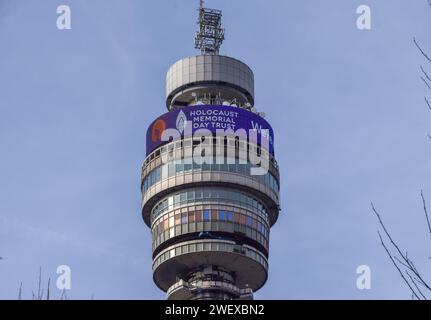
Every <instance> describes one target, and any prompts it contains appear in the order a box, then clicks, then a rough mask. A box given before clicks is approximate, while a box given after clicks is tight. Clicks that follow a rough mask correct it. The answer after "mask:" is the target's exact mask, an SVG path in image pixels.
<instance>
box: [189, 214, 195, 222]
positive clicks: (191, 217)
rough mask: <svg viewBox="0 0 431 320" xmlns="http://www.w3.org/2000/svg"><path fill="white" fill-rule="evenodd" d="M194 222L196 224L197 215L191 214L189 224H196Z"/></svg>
mask: <svg viewBox="0 0 431 320" xmlns="http://www.w3.org/2000/svg"><path fill="white" fill-rule="evenodd" d="M194 222H195V213H194V212H189V223H194Z"/></svg>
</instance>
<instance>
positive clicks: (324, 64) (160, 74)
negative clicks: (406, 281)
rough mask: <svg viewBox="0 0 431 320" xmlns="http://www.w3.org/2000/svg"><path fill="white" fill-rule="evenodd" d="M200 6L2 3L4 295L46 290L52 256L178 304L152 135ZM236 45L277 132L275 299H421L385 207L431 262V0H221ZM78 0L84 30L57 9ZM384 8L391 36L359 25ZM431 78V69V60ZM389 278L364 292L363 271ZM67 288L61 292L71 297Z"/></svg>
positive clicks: (88, 292) (231, 44) (93, 284)
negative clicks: (169, 281) (425, 79)
mask: <svg viewBox="0 0 431 320" xmlns="http://www.w3.org/2000/svg"><path fill="white" fill-rule="evenodd" d="M197 3H198V1H197V0H196V1H195V0H193V1H192V0H187V1H185V0H165V1H147V0H109V1H108V0H103V1H102V0H91V1H90V0H61V1H60V0H44V1H38V0H19V1H17V0H1V2H0V151H1V153H0V181H1V182H0V256H2V257H3V258H4V259H3V260H0V298H3V299H4V298H16V297H17V294H18V287H19V283H20V282H21V281H22V282H23V295H24V297H27V298H30V297H31V291H32V290H35V289H36V288H37V273H38V268H39V266H42V268H43V275H44V277H45V278H46V277H48V276H50V277H52V278H55V270H56V268H57V266H58V265H61V264H67V265H70V266H71V268H72V290H71V291H70V292H68V296H69V297H71V298H81V299H87V298H90V297H91V296H92V295H94V296H95V297H96V298H99V299H103V298H107V299H112V298H119V299H126V298H131V299H150V298H151V299H161V298H164V294H163V293H162V292H161V291H160V290H159V289H157V288H156V287H155V285H154V284H153V281H152V275H151V252H150V250H151V242H150V241H151V240H150V232H149V230H148V229H147V227H146V226H145V224H144V223H143V221H142V220H141V216H140V197H141V195H140V189H139V183H140V181H139V180H140V165H141V163H142V161H143V160H144V157H145V132H146V128H147V126H148V125H149V124H150V122H151V121H152V120H153V119H154V118H155V117H157V116H158V115H159V114H162V113H164V112H165V106H164V98H165V97H164V80H165V73H166V71H167V69H168V67H169V66H170V64H172V63H174V62H175V61H176V60H178V59H180V58H182V57H184V56H188V55H193V54H196V53H197V52H196V51H195V50H194V49H193V34H194V31H195V28H196V25H195V19H196V8H197ZM207 3H208V6H210V7H217V8H220V9H223V11H224V25H225V27H226V28H227V40H226V41H225V44H224V46H223V47H222V54H226V55H230V56H234V57H236V58H239V59H241V60H243V61H244V62H246V63H247V64H249V65H250V67H251V68H252V69H253V70H254V72H255V77H256V102H257V107H258V109H259V110H261V111H265V112H266V113H267V119H268V121H270V122H271V123H272V125H273V127H274V130H275V134H276V152H277V157H278V161H279V164H280V167H281V173H282V189H281V194H282V214H281V216H280V219H279V222H278V223H277V225H276V226H275V227H274V228H273V230H272V233H271V250H270V255H271V257H270V276H269V280H268V282H267V284H266V286H265V287H264V288H263V289H262V290H260V291H259V292H258V293H257V294H256V298H262V299H305V298H311V299H332V298H341V299H387V298H396V299H409V298H410V295H409V293H408V291H407V290H406V289H405V287H404V285H403V284H402V283H401V280H400V279H399V277H398V275H397V274H396V272H395V271H394V269H393V268H392V266H391V264H390V262H389V261H388V259H387V257H386V256H385V253H384V251H383V249H382V248H381V247H380V245H379V241H378V237H377V233H376V230H377V229H378V226H377V221H376V219H375V217H374V216H373V215H372V213H371V210H370V202H371V201H374V202H375V204H376V206H377V207H378V208H379V210H380V211H381V212H382V214H383V216H384V218H385V220H386V222H387V224H388V226H389V227H390V229H391V230H392V231H393V234H394V236H395V237H396V238H397V239H399V241H400V243H401V244H402V245H403V246H404V247H405V248H408V249H409V252H410V255H411V257H412V258H413V257H414V258H416V259H417V265H418V266H420V267H421V269H423V270H424V271H425V272H426V271H427V270H428V276H431V274H429V270H430V261H429V260H428V259H427V258H426V257H428V256H429V255H430V251H429V248H430V246H429V244H430V242H429V239H427V234H426V228H425V225H424V220H423V214H422V211H421V202H420V189H422V188H423V189H424V191H425V194H426V195H428V199H429V201H430V202H431V179H430V174H431V163H430V161H429V159H430V156H431V143H430V141H429V140H428V138H427V136H426V135H427V133H429V132H431V112H429V111H428V110H427V109H426V106H425V104H424V101H423V97H424V95H425V93H426V88H425V86H424V85H423V83H421V81H420V79H419V72H420V71H419V65H420V64H421V63H424V64H425V61H424V59H423V58H422V57H421V56H420V54H418V52H417V51H416V49H415V48H414V46H413V42H412V37H413V35H416V36H417V37H418V38H419V39H420V40H421V41H422V44H423V46H424V47H425V48H428V49H429V50H430V51H431V40H430V37H429V30H430V28H431V10H430V9H429V8H428V7H427V4H426V1H425V0H423V1H422V0H415V1H407V0H403V1H401V0H378V1H377V0H358V1H357V0H348V1H347V0H327V1H321V0H314V1H312V0H307V1H304V0H290V1H285V0H279V1H275V0H274V1H263V0H236V1H227V0H223V1H222V0H218V1H216V0H208V1H207ZM60 4H68V5H70V6H71V8H72V30H70V31H59V30H57V28H56V17H57V15H56V8H57V6H58V5H60ZM360 4H368V5H370V6H371V9H372V17H373V22H372V23H373V25H372V27H373V29H372V30H371V31H359V30H358V29H357V28H356V23H355V21H356V17H357V15H356V8H357V7H358V6H359V5H360ZM429 71H431V66H430V67H429ZM426 241H428V242H426ZM361 264H367V265H369V266H370V267H371V270H372V289H371V290H369V291H359V290H357V289H356V277H357V275H356V267H357V266H358V265H361ZM54 295H55V296H58V295H59V292H58V291H56V290H54Z"/></svg>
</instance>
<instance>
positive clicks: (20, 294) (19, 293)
mask: <svg viewBox="0 0 431 320" xmlns="http://www.w3.org/2000/svg"><path fill="white" fill-rule="evenodd" d="M18 300H22V282H21V283H20V285H19V291H18Z"/></svg>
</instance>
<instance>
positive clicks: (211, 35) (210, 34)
mask: <svg viewBox="0 0 431 320" xmlns="http://www.w3.org/2000/svg"><path fill="white" fill-rule="evenodd" d="M204 5H205V1H204V0H200V1H199V19H198V26H199V30H198V31H197V32H196V36H195V48H196V49H200V50H201V52H202V54H212V55H217V54H218V53H219V51H220V47H221V45H222V43H223V40H224V39H225V38H224V34H225V30H224V29H223V28H222V23H221V20H222V12H221V10H215V9H207V8H205V7H204Z"/></svg>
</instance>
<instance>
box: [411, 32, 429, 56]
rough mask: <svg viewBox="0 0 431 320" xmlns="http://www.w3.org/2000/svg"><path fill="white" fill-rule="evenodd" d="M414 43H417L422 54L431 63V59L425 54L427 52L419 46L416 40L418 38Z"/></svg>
mask: <svg viewBox="0 0 431 320" xmlns="http://www.w3.org/2000/svg"><path fill="white" fill-rule="evenodd" d="M413 42H414V43H415V45H416V47H417V48H418V49H419V51H420V52H421V53H422V55H423V56H424V57H425V58H426V59H427V60H428V61H429V62H431V58H430V57H429V56H428V55H427V54H426V53H425V51H424V50H423V49H422V47H421V46H420V45H419V43H418V42H417V40H416V37H414V38H413Z"/></svg>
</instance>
